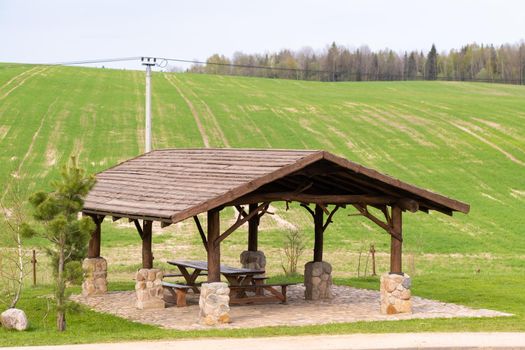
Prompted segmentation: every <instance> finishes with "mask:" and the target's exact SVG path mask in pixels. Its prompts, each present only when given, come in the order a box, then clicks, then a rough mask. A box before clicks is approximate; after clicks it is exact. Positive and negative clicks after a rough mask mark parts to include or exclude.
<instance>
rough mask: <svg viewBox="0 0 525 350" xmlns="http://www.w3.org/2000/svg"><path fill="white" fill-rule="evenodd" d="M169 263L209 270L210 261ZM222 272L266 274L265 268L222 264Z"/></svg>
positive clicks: (226, 273)
mask: <svg viewBox="0 0 525 350" xmlns="http://www.w3.org/2000/svg"><path fill="white" fill-rule="evenodd" d="M168 264H170V265H175V266H182V267H189V268H191V269H198V270H202V271H208V262H206V261H198V260H170V261H168ZM220 271H221V274H223V275H260V274H264V273H265V271H264V270H254V269H245V268H239V267H231V266H227V265H222V264H221V267H220Z"/></svg>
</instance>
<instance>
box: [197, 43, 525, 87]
mask: <svg viewBox="0 0 525 350" xmlns="http://www.w3.org/2000/svg"><path fill="white" fill-rule="evenodd" d="M188 71H189V72H194V73H207V74H221V75H242V76H254V77H266V78H282V79H299V80H318V81H374V80H385V81H392V80H454V81H480V82H498V83H507V84H523V83H524V81H525V42H524V41H521V42H519V43H516V44H504V45H500V46H497V47H496V46H494V45H483V44H481V45H479V44H476V43H473V44H468V45H465V46H463V47H461V48H460V49H459V50H458V49H451V50H448V51H442V52H439V53H438V51H437V49H436V47H435V45H432V47H431V48H430V50H429V51H428V52H426V53H425V52H423V51H419V52H418V51H411V52H407V51H405V52H395V51H394V50H390V49H384V50H379V51H372V50H371V49H370V48H368V47H367V46H362V47H359V48H356V49H352V48H349V47H345V46H341V45H337V44H336V43H335V42H334V43H332V44H331V45H329V46H327V47H326V48H325V49H324V50H320V51H316V50H314V49H312V48H310V47H305V48H302V49H300V50H297V51H293V50H289V49H283V50H280V51H279V52H267V53H254V54H246V53H242V52H236V53H234V54H233V57H227V56H225V55H221V54H214V55H212V56H210V57H209V58H208V59H207V60H206V62H205V64H201V63H198V64H194V65H192V66H191V68H189V69H188Z"/></svg>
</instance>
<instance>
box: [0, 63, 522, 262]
mask: <svg viewBox="0 0 525 350" xmlns="http://www.w3.org/2000/svg"><path fill="white" fill-rule="evenodd" d="M152 99H153V134H154V138H153V144H154V147H155V148H162V147H203V146H210V147H272V148H311V149H326V150H328V151H331V152H334V153H336V154H340V155H342V156H345V157H348V158H349V159H351V160H354V161H356V162H359V163H361V164H364V165H366V166H369V167H373V168H376V169H378V170H380V171H383V172H386V173H388V174H390V175H393V176H395V177H398V178H400V179H402V180H405V181H408V182H411V183H414V184H416V185H419V186H422V187H424V188H428V189H431V190H434V191H437V192H440V193H443V194H445V195H448V196H451V197H454V198H457V199H460V200H462V201H466V202H468V203H469V204H471V206H472V211H471V213H470V214H469V215H467V216H465V215H461V214H459V215H456V216H454V217H453V218H449V217H445V216H443V215H441V214H430V215H426V214H416V215H407V216H406V217H407V224H406V225H405V227H406V228H405V230H406V232H407V242H406V244H407V245H408V247H411V248H412V249H413V250H415V251H418V252H426V253H433V252H443V253H454V252H463V253H486V252H491V253H519V254H521V253H523V252H525V235H524V234H523V233H524V231H525V220H524V219H523V208H524V205H525V176H524V175H525V87H522V86H506V85H490V84H476V83H458V82H368V83H317V82H303V81H291V80H270V79H256V78H245V77H227V76H207V75H191V74H172V73H156V74H154V76H153V97H152ZM143 105H144V74H143V72H137V71H123V70H122V71H119V70H107V69H106V70H105V69H89V68H71V67H46V66H26V65H11V64H10V65H7V64H3V65H0V164H2V166H1V167H0V184H1V187H0V190H1V192H2V196H4V194H5V193H6V192H8V191H9V189H10V188H11V187H12V186H13V184H14V183H15V180H16V181H18V182H20V183H21V184H22V186H21V187H22V188H24V189H27V190H28V191H29V192H31V191H34V190H36V189H40V188H42V187H44V188H45V187H48V186H49V180H51V179H53V178H54V177H56V176H57V174H58V169H59V165H61V164H63V163H64V162H65V161H66V160H67V158H68V157H69V156H70V155H72V154H77V155H79V158H80V161H81V163H82V165H83V166H84V167H86V168H87V169H88V170H89V171H92V172H94V171H98V170H102V169H104V168H106V167H108V166H111V165H113V164H115V163H116V162H118V161H121V160H124V159H127V158H129V157H132V156H135V155H137V154H139V153H140V152H141V151H142V149H143V124H144V123H143V115H144V107H143ZM304 218H305V220H306V217H304ZM336 219H337V218H336ZM336 222H337V224H336V225H335V226H334V229H333V230H334V232H337V233H341V234H343V233H344V235H345V237H346V238H347V239H348V236H349V237H353V238H356V239H357V238H359V237H366V236H367V235H370V234H375V233H376V231H377V230H376V229H375V228H371V227H370V225H368V224H367V222H366V220H362V219H358V218H353V217H352V218H345V217H344V216H341V217H340V218H339V219H338V220H336ZM371 229H372V231H371ZM383 241H384V242H383V243H385V244H386V243H387V241H386V240H384V239H383ZM327 244H334V245H337V244H338V242H337V241H334V240H330V239H328V240H327Z"/></svg>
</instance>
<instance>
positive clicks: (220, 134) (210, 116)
mask: <svg viewBox="0 0 525 350" xmlns="http://www.w3.org/2000/svg"><path fill="white" fill-rule="evenodd" d="M171 78H172V79H173V80H175V81H177V83H180V80H178V79H177V78H176V77H175V76H172V77H171ZM186 89H188V91H189V92H190V93H191V94H192V95H193V96H194V97H195V98H196V99H197V101H198V102H200V103H201V104H202V105H203V106H204V109H205V110H206V114H207V115H208V119H209V120H210V122H211V123H212V124H213V129H214V131H215V133H216V135H217V136H218V138H219V139H220V140H221V141H222V143H223V144H224V146H226V147H231V146H230V143H229V142H228V139H227V138H226V135H224V132H223V131H222V128H221V126H220V125H219V121H218V120H217V117H216V116H215V114H213V112H212V110H211V108H210V106H208V104H207V103H206V102H204V100H203V99H202V98H200V97H199V95H197V94H196V93H195V92H194V91H193V90H192V89H191V88H189V87H186ZM212 131H213V130H212Z"/></svg>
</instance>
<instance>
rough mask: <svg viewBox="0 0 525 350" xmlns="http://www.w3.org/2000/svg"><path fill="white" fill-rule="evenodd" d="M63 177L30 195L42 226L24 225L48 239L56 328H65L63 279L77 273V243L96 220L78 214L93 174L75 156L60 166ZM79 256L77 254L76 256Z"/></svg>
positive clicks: (29, 232)
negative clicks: (89, 174) (53, 286)
mask: <svg viewBox="0 0 525 350" xmlns="http://www.w3.org/2000/svg"><path fill="white" fill-rule="evenodd" d="M61 175H62V177H61V179H60V180H59V181H56V182H53V184H52V185H53V188H54V190H53V191H52V192H50V193H44V192H37V193H35V194H34V195H32V196H31V197H30V198H29V201H30V203H31V205H32V206H33V208H34V211H33V217H34V219H35V220H36V221H37V222H38V223H40V224H42V226H43V230H41V231H40V230H37V229H35V228H33V227H30V226H29V225H27V224H26V225H25V227H24V232H25V234H26V235H30V236H32V235H38V236H40V237H43V238H45V239H47V240H49V241H50V242H51V243H52V245H53V246H52V247H51V248H49V249H48V254H49V255H50V256H51V259H52V261H56V265H55V266H54V269H55V271H54V278H55V303H56V309H57V329H58V331H64V330H65V329H66V317H65V314H66V309H67V307H68V304H67V295H66V282H67V281H68V280H71V279H75V278H76V277H78V276H72V274H77V275H78V274H79V273H80V272H81V269H80V268H79V266H78V265H79V262H78V261H74V260H72V257H73V256H74V255H75V254H77V253H78V250H79V247H85V246H86V245H87V241H88V239H89V236H90V234H91V232H93V230H94V229H95V224H94V223H93V221H92V220H91V218H90V217H83V218H82V219H79V218H78V213H79V212H80V211H81V210H82V207H83V205H84V197H85V196H86V195H87V194H88V192H89V190H90V189H91V188H92V187H93V185H94V184H95V178H94V177H93V176H86V175H85V172H84V170H82V169H80V168H79V167H78V166H77V163H76V160H75V158H74V157H72V158H71V160H70V163H69V164H68V165H66V166H64V167H63V169H62V174H61ZM77 258H78V257H77Z"/></svg>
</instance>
